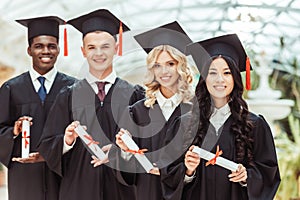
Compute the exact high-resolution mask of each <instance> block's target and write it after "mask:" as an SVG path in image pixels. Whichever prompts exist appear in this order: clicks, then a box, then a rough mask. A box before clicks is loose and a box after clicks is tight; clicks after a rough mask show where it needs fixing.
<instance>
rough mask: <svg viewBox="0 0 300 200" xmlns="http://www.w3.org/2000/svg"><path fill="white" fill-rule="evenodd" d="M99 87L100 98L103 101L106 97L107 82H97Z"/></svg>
mask: <svg viewBox="0 0 300 200" xmlns="http://www.w3.org/2000/svg"><path fill="white" fill-rule="evenodd" d="M96 84H97V87H98V94H97V95H98V98H99V99H100V101H101V102H103V100H104V98H105V84H106V82H96Z"/></svg>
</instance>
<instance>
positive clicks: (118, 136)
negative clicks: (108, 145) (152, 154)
mask: <svg viewBox="0 0 300 200" xmlns="http://www.w3.org/2000/svg"><path fill="white" fill-rule="evenodd" d="M123 134H129V135H130V133H129V132H128V131H126V130H125V129H123V128H121V129H120V131H119V132H118V134H117V135H116V144H117V145H118V146H119V147H120V148H121V149H122V150H123V151H127V150H128V147H127V145H126V144H125V143H124V142H123V140H122V138H121V137H122V135H123ZM130 136H131V135H130Z"/></svg>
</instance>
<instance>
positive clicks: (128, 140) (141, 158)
mask: <svg viewBox="0 0 300 200" xmlns="http://www.w3.org/2000/svg"><path fill="white" fill-rule="evenodd" d="M121 139H122V140H123V142H124V143H125V144H126V145H127V147H128V148H129V149H130V150H134V151H139V147H138V146H137V144H136V143H135V142H134V141H133V139H132V138H131V137H130V136H129V135H128V134H123V135H122V136H121ZM134 156H135V158H136V159H137V160H138V161H139V163H140V164H141V165H142V167H143V168H144V169H145V170H146V172H147V173H149V172H150V170H151V169H153V168H154V167H153V165H152V163H151V162H150V161H149V160H148V158H147V157H146V156H145V155H144V154H143V153H135V154H134Z"/></svg>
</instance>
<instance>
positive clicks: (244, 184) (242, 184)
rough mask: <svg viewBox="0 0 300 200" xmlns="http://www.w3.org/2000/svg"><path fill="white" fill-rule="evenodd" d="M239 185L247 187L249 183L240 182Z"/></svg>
mask: <svg viewBox="0 0 300 200" xmlns="http://www.w3.org/2000/svg"><path fill="white" fill-rule="evenodd" d="M239 183H240V185H241V186H242V187H247V182H242V181H240V182H239Z"/></svg>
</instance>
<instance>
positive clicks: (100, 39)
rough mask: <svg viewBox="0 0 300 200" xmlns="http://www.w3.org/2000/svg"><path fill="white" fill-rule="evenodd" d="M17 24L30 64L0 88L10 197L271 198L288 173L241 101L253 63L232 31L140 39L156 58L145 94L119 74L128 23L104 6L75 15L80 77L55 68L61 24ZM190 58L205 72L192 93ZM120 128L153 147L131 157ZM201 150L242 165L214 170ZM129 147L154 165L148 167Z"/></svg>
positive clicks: (174, 26) (258, 119) (174, 30)
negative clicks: (94, 149)
mask: <svg viewBox="0 0 300 200" xmlns="http://www.w3.org/2000/svg"><path fill="white" fill-rule="evenodd" d="M18 22H19V23H21V24H23V25H25V26H27V27H28V42H29V47H28V54H29V55H30V56H31V57H32V62H33V63H32V68H30V70H29V72H25V73H24V74H22V75H20V76H18V77H15V78H13V79H11V80H9V81H7V82H5V83H4V84H3V85H2V87H1V90H0V106H1V113H0V146H1V147H0V148H1V151H0V161H1V162H2V163H3V164H4V165H5V166H7V168H8V191H9V199H10V200H14V199H18V200H20V199H37V200H40V199H41V200H42V199H53V200H54V199H61V200H66V199H72V200H74V199H78V200H81V199H99V200H104V199H105V200H106V199H137V200H140V199H203V200H204V199H216V200H217V199H272V198H273V197H274V195H275V193H276V190H277V188H278V185H279V183H280V177H279V170H278V164H277V158H276V152H275V147H274V142H273V137H272V134H271V132H270V128H269V126H268V124H267V123H266V121H265V120H264V118H263V117H262V116H257V115H254V114H252V113H250V112H249V111H248V107H247V104H246V102H245V101H244V100H243V98H242V94H243V83H242V79H241V75H240V72H242V71H244V70H245V68H247V70H249V68H250V67H251V66H250V63H249V62H246V60H247V59H246V58H247V56H246V53H245V51H244V48H243V47H242V44H241V43H240V41H239V39H238V37H237V36H236V35H235V34H231V35H225V36H221V37H217V38H212V39H209V40H205V41H201V42H199V43H192V40H191V39H190V38H189V37H188V35H187V34H186V33H185V32H184V30H183V29H182V28H181V27H180V25H179V24H178V23H177V22H172V23H169V24H166V25H163V26H160V27H157V28H154V29H152V30H150V31H147V32H144V33H141V34H139V35H136V36H134V38H135V40H136V41H137V42H138V44H139V45H140V46H141V47H142V48H143V49H144V50H145V52H146V53H147V54H148V56H147V62H146V63H147V74H146V77H145V88H146V89H144V88H143V87H141V86H138V85H136V86H133V85H131V84H130V83H128V82H127V81H125V80H122V79H121V78H119V77H117V75H116V72H115V70H114V68H113V58H114V56H115V55H116V54H117V51H118V48H119V46H120V44H118V41H117V37H116V35H117V34H122V33H119V32H120V26H122V29H123V31H124V32H125V31H128V30H129V28H128V27H127V26H126V25H125V24H124V23H120V20H119V19H118V18H116V17H115V16H114V15H113V14H112V13H111V12H109V11H108V10H106V9H100V10H96V11H93V12H91V13H88V14H85V15H82V16H80V17H77V18H74V19H72V20H69V21H67V23H68V24H70V25H72V26H74V27H75V28H76V29H77V30H79V31H80V32H81V33H82V35H83V37H82V48H81V49H82V54H83V56H84V57H85V58H86V60H87V62H88V66H89V69H88V73H87V74H86V76H85V78H84V79H83V80H76V79H75V78H72V77H69V76H67V75H64V74H61V73H59V72H57V70H56V68H55V67H54V64H55V62H56V58H57V56H58V54H59V47H58V38H59V34H58V30H59V29H58V27H59V24H63V23H64V21H63V20H61V19H60V18H57V17H41V18H34V19H30V20H19V21H18ZM119 42H120V41H119ZM188 54H191V55H192V57H193V59H194V61H195V63H196V65H197V67H198V69H199V72H200V74H201V77H200V79H199V81H198V84H197V86H196V90H195V92H194V90H193V87H192V80H193V76H192V73H191V70H190V68H189V64H188V59H187V55H188ZM246 63H248V64H247V65H246ZM246 66H247V67H246ZM40 77H44V81H41V78H40ZM41 90H44V93H46V97H43V95H41V93H42V92H41ZM194 93H195V96H194ZM44 96H45V94H44ZM23 120H28V121H30V122H31V126H30V132H31V135H30V148H31V150H30V151H31V153H30V155H29V158H20V155H21V141H22V136H20V135H21V134H20V133H21V131H22V121H23ZM79 125H83V127H84V128H85V129H86V131H87V132H88V133H89V134H90V135H91V137H92V138H93V141H92V142H95V141H97V142H99V146H101V147H102V149H103V150H104V151H107V152H108V154H107V155H108V158H106V159H104V160H100V159H99V158H96V157H95V156H93V157H92V156H91V153H90V151H89V150H88V148H89V146H88V145H86V144H85V143H84V142H83V141H81V140H80V139H79V138H78V134H77V133H76V131H75V129H76V127H78V126H79ZM123 134H129V135H130V136H131V137H132V138H133V140H134V141H135V142H136V144H137V145H138V146H139V147H140V148H146V149H147V152H144V153H141V152H135V153H132V151H131V150H130V149H129V148H128V146H127V145H126V144H125V143H124V141H123V140H122V135H123ZM195 146H198V147H201V148H204V149H206V150H208V151H211V152H215V151H216V149H217V146H218V148H219V147H220V149H221V150H222V151H223V154H222V157H224V158H226V159H229V160H231V161H234V162H236V163H238V164H239V165H238V166H239V167H238V169H237V170H236V171H229V170H227V169H224V168H222V167H220V166H218V165H208V166H206V165H205V163H206V161H205V160H204V159H201V158H200V157H199V155H198V154H197V153H195V152H194V151H193V149H194V147H195ZM133 154H143V155H145V156H146V157H147V158H148V159H149V160H150V162H151V163H152V164H153V166H154V168H153V169H152V170H150V172H149V173H147V172H146V171H145V170H144V169H143V168H142V167H141V165H140V163H138V161H137V160H136V158H135V156H134V155H133ZM216 159H217V158H216Z"/></svg>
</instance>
